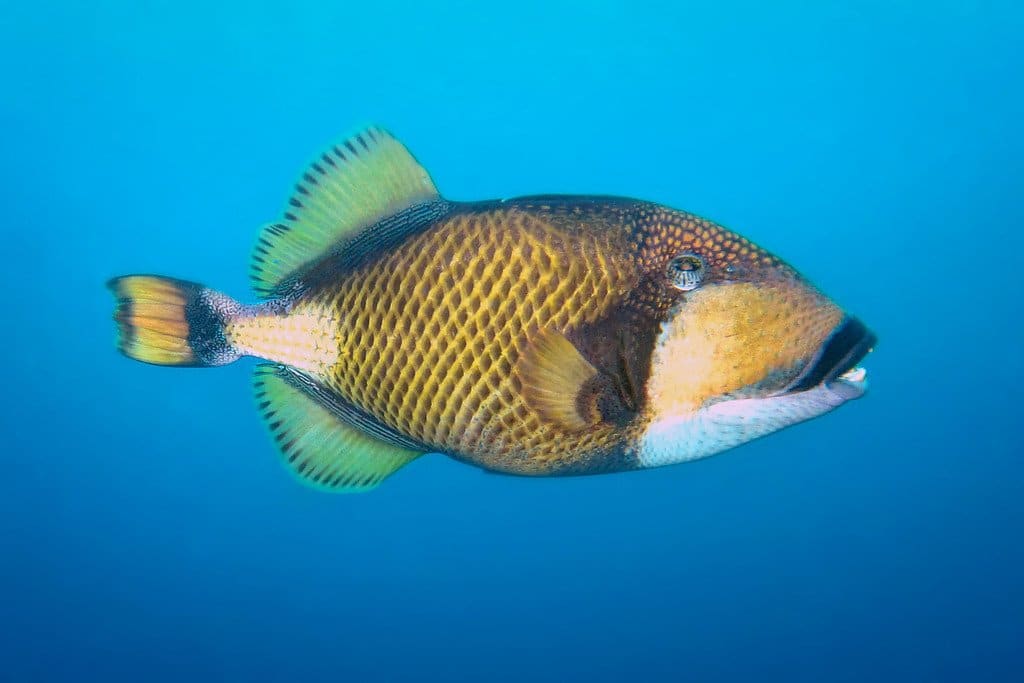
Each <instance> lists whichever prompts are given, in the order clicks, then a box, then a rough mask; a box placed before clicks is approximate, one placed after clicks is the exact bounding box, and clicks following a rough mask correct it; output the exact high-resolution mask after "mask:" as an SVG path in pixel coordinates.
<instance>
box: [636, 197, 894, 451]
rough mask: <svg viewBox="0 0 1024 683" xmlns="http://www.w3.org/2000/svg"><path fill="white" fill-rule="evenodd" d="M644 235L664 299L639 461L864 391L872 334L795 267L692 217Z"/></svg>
mask: <svg viewBox="0 0 1024 683" xmlns="http://www.w3.org/2000/svg"><path fill="white" fill-rule="evenodd" d="M656 231H657V232H656V233H654V234H653V236H652V237H651V238H650V239H647V240H646V242H645V243H646V245H647V247H646V249H647V253H648V254H649V256H648V258H647V259H646V262H647V268H648V277H649V282H650V283H651V286H653V287H655V288H661V289H662V293H663V294H666V295H667V298H665V299H664V301H665V302H667V303H666V304H665V309H666V310H665V312H664V314H663V315H661V316H660V324H659V325H658V326H657V329H656V333H655V334H654V338H653V340H652V341H653V350H652V352H651V355H650V366H649V374H648V381H647V383H646V386H645V389H644V391H645V396H644V407H643V413H644V418H645V419H644V425H645V426H644V429H643V432H642V435H641V436H640V437H639V443H638V444H637V447H636V452H637V457H638V458H639V460H640V463H641V465H642V466H645V467H654V466H658V465H664V464H671V463H676V462H682V461H686V460H694V459H697V458H702V457H706V456H709V455H713V454H715V453H718V452H720V451H723V450H725V449H728V448H732V447H734V446H738V445H740V444H743V443H746V442H748V441H751V440H753V439H756V438H758V437H761V436H765V435H767V434H770V433H772V432H775V431H778V430H779V429H782V428H784V427H787V426H790V425H793V424H797V423H799V422H803V421H805V420H809V419H811V418H814V417H817V416H819V415H822V414H824V413H826V412H828V411H831V410H833V409H835V408H837V407H839V406H840V405H842V404H844V403H846V402H847V401H850V400H852V399H856V398H859V397H861V396H862V395H863V394H864V393H865V391H866V390H867V379H866V372H865V370H864V369H863V368H860V367H858V366H857V364H858V363H859V362H860V361H861V360H862V359H863V357H864V356H865V355H866V354H867V353H868V352H869V351H870V350H871V349H872V347H873V346H874V344H875V341H876V338H875V335H874V334H873V333H872V332H871V331H870V330H869V329H868V328H867V327H866V326H865V325H864V324H863V323H862V322H861V321H860V320H858V319H857V318H855V317H853V316H851V315H849V314H848V313H846V312H845V311H844V310H843V309H842V308H840V307H839V306H838V305H837V304H836V303H835V302H833V301H831V300H830V299H829V298H828V297H826V296H825V295H824V294H822V293H821V292H820V291H818V290H817V289H816V288H815V287H814V286H813V285H811V284H810V283H809V282H808V281H807V280H806V279H805V278H804V277H802V276H801V275H800V274H799V273H798V272H797V271H796V270H794V269H793V268H791V267H790V266H789V265H787V264H786V263H784V262H783V261H781V260H780V259H778V258H777V257H775V256H774V255H772V254H770V253H768V252H767V251H765V250H763V249H761V248H759V247H757V246H756V245H754V244H752V243H751V242H749V241H748V240H746V239H744V238H743V237H741V236H739V235H737V234H735V233H733V232H730V231H728V230H726V229H724V228H721V227H720V226H717V225H715V224H713V223H709V222H707V221H703V220H701V219H696V218H694V217H692V216H688V215H686V216H685V217H684V218H681V219H678V220H675V221H662V222H661V223H660V224H659V225H658V226H657V227H656Z"/></svg>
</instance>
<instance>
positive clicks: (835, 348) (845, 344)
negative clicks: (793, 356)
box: [786, 316, 878, 393]
mask: <svg viewBox="0 0 1024 683" xmlns="http://www.w3.org/2000/svg"><path fill="white" fill-rule="evenodd" d="M877 342H878V338H877V337H876V336H875V334H874V333H873V332H872V331H871V330H869V329H868V328H867V326H866V325H865V324H864V323H862V322H861V321H860V320H858V319H857V318H854V317H852V316H847V317H846V318H845V319H844V320H843V322H841V323H840V324H839V326H838V327H836V329H835V331H834V332H832V336H831V337H829V338H828V341H826V342H825V344H824V345H823V346H822V348H821V351H820V352H819V353H818V356H817V357H816V358H814V359H813V360H812V361H811V362H810V363H808V365H807V369H806V370H804V372H803V373H802V374H801V375H800V376H799V377H798V378H797V379H796V381H795V382H794V383H793V384H792V385H791V386H790V387H789V388H788V389H787V390H786V393H796V392H799V391H807V390H808V389H813V388H814V387H816V386H818V385H819V384H822V383H828V382H832V381H835V379H836V378H837V377H839V376H840V375H841V374H843V373H844V372H847V371H849V370H852V369H853V368H855V367H857V363H859V362H860V361H861V359H863V358H864V356H866V355H868V351H870V350H871V349H872V347H874V345H875V344H876V343H877Z"/></svg>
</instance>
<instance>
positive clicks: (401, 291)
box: [295, 208, 635, 472]
mask: <svg viewBox="0 0 1024 683" xmlns="http://www.w3.org/2000/svg"><path fill="white" fill-rule="evenodd" d="M534 214H535V215H531V213H530V212H529V210H526V209H520V208H509V209H505V210H500V211H490V212H488V213H487V214H477V213H468V214H465V215H456V216H453V217H451V218H448V219H445V220H443V221H442V222H441V223H439V224H438V225H436V226H434V227H431V228H430V229H428V230H426V231H425V232H423V233H421V234H419V235H418V236H417V237H415V238H413V239H412V240H410V241H409V242H408V243H407V244H404V245H402V247H401V248H400V249H397V250H395V251H394V252H392V253H390V254H387V255H385V256H384V257H383V258H381V259H380V260H378V261H375V262H373V263H370V264H368V265H365V266H363V267H362V268H360V269H359V270H357V271H355V272H354V273H352V274H351V275H350V276H348V277H346V278H345V279H344V280H342V281H340V282H338V283H336V284H334V285H332V286H331V287H329V288H327V289H326V290H325V291H322V292H312V293H310V294H309V300H308V303H307V302H305V301H303V300H300V301H297V302H296V304H295V310H296V311H297V312H303V313H304V312H306V311H310V310H320V311H327V312H329V313H330V314H332V315H333V316H334V317H336V318H337V319H338V320H339V321H340V325H339V333H338V339H339V340H340V346H339V357H338V361H337V363H336V364H335V365H334V366H333V367H332V368H331V369H330V372H329V374H327V375H325V376H323V378H322V379H323V380H324V381H325V383H327V385H328V386H330V387H331V388H332V389H333V390H335V391H337V392H338V393H339V394H341V395H342V396H345V397H347V398H349V399H350V400H352V401H353V403H355V404H356V405H358V406H360V407H361V408H363V409H364V410H365V411H366V412H368V413H369V414H370V415H372V416H373V417H375V418H376V419H379V420H380V421H382V422H384V423H385V424H387V425H388V426H389V427H391V428H393V429H395V430H397V431H400V432H403V433H406V434H409V435H411V436H412V437H413V438H415V439H417V440H419V441H422V442H423V443H424V444H426V445H428V446H430V447H431V448H435V449H437V450H441V451H444V452H448V453H452V454H455V455H458V456H459V457H462V458H464V459H467V460H475V457H474V453H476V452H479V451H480V446H481V445H482V444H486V446H487V447H488V451H489V456H488V462H487V464H488V465H489V466H492V467H495V468H498V469H501V468H508V469H512V468H515V469H517V470H525V471H529V472H534V471H536V472H541V471H543V470H544V469H546V468H550V467H551V463H552V462H553V461H555V460H557V461H558V466H560V467H564V466H572V465H575V464H577V463H578V461H579V460H580V459H582V458H583V457H584V456H585V455H586V454H587V453H588V452H589V451H591V450H592V449H593V448H595V447H596V448H602V447H611V446H613V445H614V444H615V442H617V441H618V440H620V439H621V437H616V435H615V434H614V433H613V430H611V429H609V428H603V429H601V430H597V431H596V432H593V433H584V434H568V433H565V432H563V431H559V430H557V429H552V428H550V426H548V425H545V424H543V422H542V420H541V419H540V418H539V416H538V415H537V414H536V413H535V411H533V410H531V408H530V407H529V406H527V405H526V404H525V403H524V402H523V400H522V398H521V390H520V387H519V386H518V380H517V378H516V377H515V375H514V373H513V371H512V370H513V368H514V366H515V363H516V360H517V358H518V356H519V354H520V353H521V350H522V348H523V346H524V345H525V344H526V343H528V341H529V335H530V331H531V330H536V329H540V328H547V327H554V328H556V329H560V330H562V329H569V328H572V327H575V326H577V325H579V324H582V323H586V322H593V321H594V320H595V319H597V317H599V316H600V315H601V314H602V312H603V311H605V310H607V309H608V307H610V306H611V305H612V304H613V302H614V301H615V299H616V297H618V296H620V295H621V294H620V293H621V292H623V291H625V290H626V289H627V288H628V287H629V285H630V284H631V283H632V282H633V281H634V280H635V274H634V273H633V272H631V268H628V267H624V266H623V265H622V259H621V258H617V257H615V256H613V255H612V254H611V253H610V252H611V251H612V249H613V247H612V240H611V239H608V236H607V235H601V234H596V235H577V236H575V239H576V240H578V241H577V242H576V243H575V244H574V246H573V247H572V248H571V249H566V245H565V242H566V241H567V240H568V239H569V238H570V236H567V235H566V234H564V232H563V231H561V230H560V229H558V228H556V227H555V226H553V225H551V224H550V223H549V222H546V221H544V220H543V216H542V211H541V210H536V211H534ZM566 253H572V254H576V255H579V256H582V257H583V258H572V259H567V258H566V256H565V254H566ZM385 301H387V302H389V304H388V305H387V306H385V305H383V303H382V302H385ZM484 302H487V303H486V305H485V304H484ZM420 330H421V331H422V334H416V331H420ZM395 331H397V333H396V332H395ZM404 331H409V332H404ZM556 456H557V457H556Z"/></svg>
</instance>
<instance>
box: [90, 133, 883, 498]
mask: <svg viewBox="0 0 1024 683" xmlns="http://www.w3.org/2000/svg"><path fill="white" fill-rule="evenodd" d="M251 274H252V278H253V285H254V288H255V291H256V292H257V294H258V295H259V296H260V297H261V298H262V299H263V301H262V302H261V303H257V304H255V305H248V306H247V305H243V304H241V303H238V302H236V301H234V300H233V299H231V298H229V297H227V296H226V295H224V294H221V293H219V292H216V291H214V290H211V289H209V288H206V287H204V286H202V285H200V284H197V283H193V282H186V281H183V280H176V279H174V278H167V277H161V276H154V275H129V276H125V277H120V278H115V279H114V280H112V281H111V282H110V287H111V289H112V290H113V291H114V293H115V295H116V296H117V307H116V310H115V316H114V317H115V320H116V321H117V323H118V329H119V333H120V337H119V346H120V349H121V350H122V352H124V353H125V354H126V355H128V356H130V357H132V358H135V359H137V360H140V361H144V362H147V363H152V364H156V365H178V366H188V365H191V366H201V367H203V366H215V365H224V364H226V363H230V362H232V361H234V360H236V359H238V358H240V357H241V356H246V355H248V356H255V357H257V358H261V359H263V360H264V361H265V362H264V363H263V364H261V365H258V366H257V367H256V369H255V373H254V381H253V384H254V392H255V396H256V405H257V407H258V409H259V410H260V412H261V414H262V415H263V417H264V419H265V420H266V423H267V425H268V427H269V428H270V432H271V434H272V436H273V439H274V443H275V444H276V445H277V447H278V449H279V451H280V453H281V456H282V460H283V462H284V463H285V464H286V465H287V467H288V469H289V470H291V471H292V472H293V473H294V474H295V475H297V476H298V477H299V478H300V480H301V481H302V482H303V483H305V484H308V485H310V486H314V487H317V488H320V489H322V490H329V491H365V490H368V489H371V488H373V487H375V486H377V485H378V484H379V483H380V482H381V481H383V480H384V479H385V478H387V477H388V476H390V475H392V474H393V473H395V472H396V471H398V470H399V469H400V468H402V467H404V466H405V465H407V464H408V463H410V462H412V461H413V460H415V459H416V458H418V457H420V456H421V455H422V454H424V453H426V452H429V451H440V452H442V453H445V454H448V455H450V456H453V457H454V458H456V459H459V460H463V461H467V462H470V463H473V464H476V465H478V466H480V467H483V468H485V469H488V470H492V471H498V472H507V473H514V474H524V475H554V474H586V473H597V472H605V471H621V470H630V469H637V468H643V467H656V466H660V465H665V464H671V463H676V462H683V461H686V460H692V459H695V458H702V457H707V456H709V455H712V454H714V453H718V452H720V451H722V450H725V449H727V448H731V447H733V446H736V445H739V444H742V443H745V442H747V441H750V440H751V439H754V438H758V437H760V436H763V435H765V434H769V433H771V432H774V431H777V430H779V429H781V428H783V427H786V426H788V425H791V424H795V423H797V422H801V421H803V420H807V419H810V418H812V417H816V416H818V415H821V414H823V413H825V412H828V411H830V410H832V409H834V408H836V407H838V406H839V405H842V404H843V403H845V402H846V401H848V400H850V399H853V398H858V397H860V396H861V395H863V393H864V392H865V390H866V386H867V385H866V376H865V372H864V370H863V368H858V367H856V363H857V362H858V361H859V360H860V359H861V358H862V357H863V356H864V355H865V354H866V353H867V352H868V351H869V350H870V349H871V347H872V346H873V345H874V342H875V337H874V335H873V334H871V332H870V331H869V330H868V329H867V328H866V327H865V326H864V325H863V324H862V323H860V321H858V320H856V319H855V318H852V317H850V316H847V315H846V314H845V313H844V312H843V311H842V310H841V309H840V308H839V307H838V306H836V305H835V304H834V303H832V302H831V301H829V300H828V299H827V298H826V297H824V296H823V295H822V294H821V293H820V292H818V291H817V290H816V289H815V288H814V287H813V286H811V285H810V284H809V283H807V282H806V281H805V280H804V279H803V278H802V277H800V275H799V274H798V273H797V272H796V271H795V270H793V269H792V268H790V267H789V266H787V265H786V264H785V263H783V262H782V261H781V260H779V259H778V258H776V257H775V256H773V255H772V254H769V253H768V252H766V251H764V250H763V249H760V248H758V247H757V246H755V245H753V244H752V243H750V242H749V241H747V240H746V239H744V238H742V237H741V236H739V235H737V234H735V233H732V232H730V231H729V230H726V229H725V228H723V227H721V226H718V225H715V224H714V223H711V222H710V221H707V220H704V219H701V218H699V217H697V216H694V215H692V214H688V213H686V212H682V211H677V210H674V209H670V208H668V207H664V206H659V205H657V204H654V203H651V202H643V201H639V200H633V199H624V198H615V197H571V196H559V195H546V196H534V197H524V198H519V199H513V200H501V201H498V200H494V201H484V202H452V201H448V200H446V199H444V198H443V197H441V195H440V194H439V193H438V191H437V188H436V187H435V186H434V183H433V180H431V178H430V176H429V175H428V174H427V173H426V171H425V170H424V169H423V167H422V166H420V165H419V164H418V163H417V162H416V160H415V159H414V158H413V157H412V155H411V154H409V152H408V150H407V149H405V147H404V146H403V145H401V143H399V142H398V141H397V140H395V139H394V138H393V137H391V136H390V135H389V134H387V133H386V132H384V131H383V130H381V129H379V128H369V129H366V130H364V131H362V132H360V133H357V134H356V135H354V136H352V137H351V138H349V139H348V140H345V141H344V142H342V143H339V144H338V145H334V146H332V147H331V148H330V149H329V150H328V151H327V152H325V153H323V154H322V155H321V156H320V157H318V158H317V160H316V161H315V162H314V163H313V164H312V165H311V166H310V167H309V168H308V169H307V171H306V172H305V173H304V174H302V176H301V180H300V181H299V183H298V185H297V186H296V189H295V193H294V195H293V196H292V197H291V199H289V200H288V204H287V207H286V210H285V212H284V215H283V218H282V219H281V221H279V222H276V223H272V224H270V225H268V226H266V227H265V228H264V230H263V231H262V233H261V234H260V236H259V238H258V240H257V243H256V246H255V249H254V252H253V257H252V265H251Z"/></svg>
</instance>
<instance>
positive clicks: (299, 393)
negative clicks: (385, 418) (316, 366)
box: [254, 364, 424, 493]
mask: <svg viewBox="0 0 1024 683" xmlns="http://www.w3.org/2000/svg"><path fill="white" fill-rule="evenodd" d="M254 388H255V395H256V401H257V407H258V409H259V411H260V413H261V414H262V416H263V419H264V420H265V421H266V423H267V427H268V428H269V429H270V433H271V435H272V436H273V439H274V442H275V443H276V444H277V447H278V449H279V450H280V453H281V458H282V460H283V461H284V464H285V465H286V466H287V467H288V469H290V470H291V471H292V472H293V473H294V474H295V476H296V477H298V478H299V480H300V481H301V482H302V483H304V484H306V485H308V486H312V487H314V488H318V489H320V490H323V491H334V492H339V493H353V492H360V491H368V490H370V489H373V488H375V487H377V485H379V484H380V483H381V482H382V481H383V480H384V479H386V478H387V477H389V476H391V475H392V474H394V473H395V472H397V471H398V470H399V469H401V468H402V467H403V466H404V465H406V464H408V463H410V462H412V461H413V460H415V459H416V458H418V457H419V456H420V455H422V454H423V452H424V449H423V448H420V447H417V446H416V445H415V444H412V443H409V444H402V443H398V441H397V440H396V439H395V438H394V437H393V436H392V435H389V434H387V433H386V432H385V431H380V430H379V429H377V431H376V433H374V432H373V431H370V430H373V429H374V426H373V425H371V424H369V423H368V422H365V421H364V422H362V424H359V425H357V424H356V422H358V420H357V421H353V419H352V417H353V416H352V415H351V414H345V410H344V408H345V406H343V405H342V403H341V401H340V400H339V398H338V397H335V396H333V395H332V394H331V393H330V392H328V391H325V390H324V389H323V387H322V386H321V385H320V384H319V383H318V382H317V381H316V380H315V379H314V378H312V377H310V376H308V375H306V374H304V373H302V372H301V371H297V370H295V369H293V368H289V367H286V366H282V365H272V364H267V365H259V366H257V367H256V372H255V379H254ZM367 428H369V430H368V429H367Z"/></svg>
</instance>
